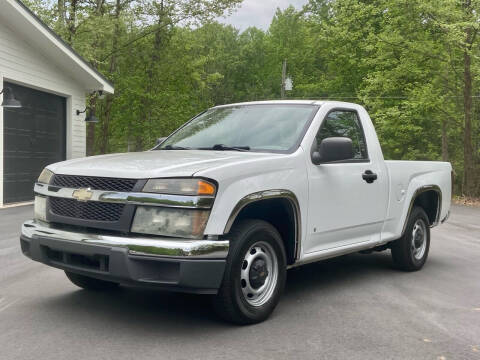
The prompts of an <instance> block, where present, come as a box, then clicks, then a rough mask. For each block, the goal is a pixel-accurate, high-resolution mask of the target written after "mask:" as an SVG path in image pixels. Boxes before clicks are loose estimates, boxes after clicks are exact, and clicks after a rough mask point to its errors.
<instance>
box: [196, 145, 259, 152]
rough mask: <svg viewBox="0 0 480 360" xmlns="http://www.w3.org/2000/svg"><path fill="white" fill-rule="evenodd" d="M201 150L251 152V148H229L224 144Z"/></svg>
mask: <svg viewBox="0 0 480 360" xmlns="http://www.w3.org/2000/svg"><path fill="white" fill-rule="evenodd" d="M200 150H220V151H225V150H233V151H250V146H227V145H223V144H215V145H213V146H212V147H209V148H200Z"/></svg>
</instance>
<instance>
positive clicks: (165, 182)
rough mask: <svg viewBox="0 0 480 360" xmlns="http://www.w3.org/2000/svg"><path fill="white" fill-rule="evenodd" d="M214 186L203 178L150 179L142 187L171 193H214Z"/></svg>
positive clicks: (152, 190)
mask: <svg viewBox="0 0 480 360" xmlns="http://www.w3.org/2000/svg"><path fill="white" fill-rule="evenodd" d="M216 190H217V189H216V186H215V185H214V184H212V183H211V182H209V181H206V180H203V179H194V178H185V179H150V180H148V181H147V183H146V184H145V186H144V187H143V191H144V192H151V193H160V194H171V195H194V196H196V195H215V192H216Z"/></svg>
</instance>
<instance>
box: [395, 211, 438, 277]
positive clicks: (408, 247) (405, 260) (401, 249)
mask: <svg viewBox="0 0 480 360" xmlns="http://www.w3.org/2000/svg"><path fill="white" fill-rule="evenodd" d="M421 223H423V224H424V229H423V230H422V231H424V234H425V238H424V240H423V242H425V248H424V250H423V251H422V252H418V253H416V250H418V249H420V246H418V247H416V248H414V246H417V245H414V241H413V232H414V226H415V225H416V224H421ZM429 224H430V223H429V220H428V216H427V214H426V213H425V211H424V210H423V209H422V208H421V207H418V206H416V207H414V208H413V209H412V211H411V213H410V217H409V218H408V220H407V226H406V228H405V233H404V234H403V236H402V237H401V238H400V239H398V240H396V241H394V242H393V244H392V246H391V250H392V258H393V262H394V263H395V265H396V267H397V268H399V269H400V270H403V271H417V270H420V269H421V268H422V267H423V265H425V262H426V261H427V257H428V251H429V250H430V226H429ZM423 242H422V243H423ZM421 254H422V255H421ZM420 255H421V256H420Z"/></svg>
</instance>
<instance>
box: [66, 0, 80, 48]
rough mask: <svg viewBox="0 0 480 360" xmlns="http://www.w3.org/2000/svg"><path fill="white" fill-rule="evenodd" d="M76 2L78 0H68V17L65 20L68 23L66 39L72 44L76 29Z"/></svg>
mask: <svg viewBox="0 0 480 360" xmlns="http://www.w3.org/2000/svg"><path fill="white" fill-rule="evenodd" d="M77 3H78V0H71V2H70V11H69V13H70V17H69V19H68V21H67V23H68V26H67V28H68V35H67V40H68V43H69V44H70V45H73V39H74V37H75V33H76V31H77V26H76V24H75V23H76V21H77Z"/></svg>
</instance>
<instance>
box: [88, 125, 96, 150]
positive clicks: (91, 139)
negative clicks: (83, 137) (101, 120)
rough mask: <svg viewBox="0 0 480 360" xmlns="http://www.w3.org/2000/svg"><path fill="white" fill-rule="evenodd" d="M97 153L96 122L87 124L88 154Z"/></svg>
mask: <svg viewBox="0 0 480 360" xmlns="http://www.w3.org/2000/svg"><path fill="white" fill-rule="evenodd" d="M93 155H95V124H93V123H89V124H87V156H93Z"/></svg>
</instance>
